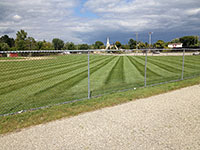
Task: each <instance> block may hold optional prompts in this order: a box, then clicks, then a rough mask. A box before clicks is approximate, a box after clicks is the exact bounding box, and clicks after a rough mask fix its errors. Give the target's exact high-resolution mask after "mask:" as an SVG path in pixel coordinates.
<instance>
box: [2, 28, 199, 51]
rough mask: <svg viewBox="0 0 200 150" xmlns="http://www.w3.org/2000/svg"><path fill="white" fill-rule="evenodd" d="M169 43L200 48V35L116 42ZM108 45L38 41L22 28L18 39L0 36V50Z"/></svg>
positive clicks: (127, 46) (161, 45)
mask: <svg viewBox="0 0 200 150" xmlns="http://www.w3.org/2000/svg"><path fill="white" fill-rule="evenodd" d="M169 43H183V47H187V48H199V47H200V41H199V37H198V36H184V37H181V38H176V39H173V40H172V41H170V42H164V41H163V40H158V41H157V42H155V43H154V44H152V45H149V44H148V43H147V42H145V43H143V42H141V41H138V42H137V41H136V40H134V39H130V40H129V41H128V43H127V44H121V42H120V41H116V42H115V43H113V44H115V45H116V46H117V47H118V48H119V49H136V48H138V49H146V48H149V47H150V48H161V49H164V48H166V49H167V48H168V44H169ZM105 48H106V46H105V45H104V43H103V42H101V41H96V42H95V43H94V44H92V45H88V44H74V43H73V42H66V43H64V41H63V40H61V39H59V38H54V39H53V40H52V42H47V41H45V40H43V41H36V40H35V39H34V38H33V37H28V34H27V32H25V31H24V30H20V31H18V32H17V33H16V39H14V38H10V37H9V36H8V35H3V36H1V37H0V51H8V50H10V51H15V50H87V49H105Z"/></svg>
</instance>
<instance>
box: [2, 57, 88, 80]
mask: <svg viewBox="0 0 200 150" xmlns="http://www.w3.org/2000/svg"><path fill="white" fill-rule="evenodd" d="M83 62H86V61H77V62H74V63H69V64H60V65H55V66H54V65H51V66H48V67H44V66H41V67H39V68H31V67H29V69H25V70H19V71H16V72H15V73H12V74H11V73H7V74H5V75H4V76H3V77H1V78H0V79H1V80H2V81H4V82H6V81H7V80H19V79H20V78H24V77H27V76H32V75H33V74H34V75H36V74H42V73H43V72H48V71H52V70H59V69H60V68H66V67H69V66H71V65H76V64H80V63H83Z"/></svg>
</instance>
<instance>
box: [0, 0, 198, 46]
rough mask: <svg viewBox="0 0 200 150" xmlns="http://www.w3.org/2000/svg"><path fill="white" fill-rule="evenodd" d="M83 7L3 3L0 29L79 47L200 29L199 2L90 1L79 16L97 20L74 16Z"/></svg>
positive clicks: (68, 2)
mask: <svg viewBox="0 0 200 150" xmlns="http://www.w3.org/2000/svg"><path fill="white" fill-rule="evenodd" d="M81 3H83V1H81V0H34V1H31V0H1V2H0V13H1V16H0V28H8V29H10V30H9V34H10V35H12V36H15V33H11V32H10V31H15V32H16V31H18V30H20V29H24V30H26V31H27V32H28V34H29V36H33V37H34V38H37V39H38V40H42V39H46V40H52V38H55V37H58V38H62V39H63V40H65V41H73V42H76V43H78V42H91V41H92V38H93V39H94V38H97V39H96V40H98V38H102V37H103V36H107V35H109V34H116V35H117V36H119V37H123V36H126V35H127V37H128V36H129V35H130V33H134V32H148V31H154V30H155V31H157V32H169V31H171V32H182V31H190V30H192V31H198V30H199V26H200V22H199V17H200V2H199V1H198V0H189V1H182V0H174V1H173V2H172V1H171V2H169V0H87V1H86V2H85V3H84V4H83V6H82V7H81V9H80V12H83V13H84V12H86V13H87V11H88V12H90V13H94V14H96V15H97V16H98V17H93V18H90V17H88V18H87V17H80V16H77V15H75V13H74V8H76V7H79V6H80V5H81ZM81 10H84V11H81ZM11 29H12V30H11ZM6 31H7V30H6ZM0 34H1V33H0ZM0 36H1V35H0Z"/></svg>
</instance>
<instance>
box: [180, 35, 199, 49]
mask: <svg viewBox="0 0 200 150" xmlns="http://www.w3.org/2000/svg"><path fill="white" fill-rule="evenodd" d="M180 42H181V43H183V47H195V46H197V45H198V43H199V40H198V36H184V37H181V38H180Z"/></svg>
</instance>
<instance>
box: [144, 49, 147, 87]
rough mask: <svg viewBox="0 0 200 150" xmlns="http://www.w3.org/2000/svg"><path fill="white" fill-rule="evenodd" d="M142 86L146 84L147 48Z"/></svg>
mask: <svg viewBox="0 0 200 150" xmlns="http://www.w3.org/2000/svg"><path fill="white" fill-rule="evenodd" d="M144 86H145V87H146V86H147V50H146V56H145V71H144Z"/></svg>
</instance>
